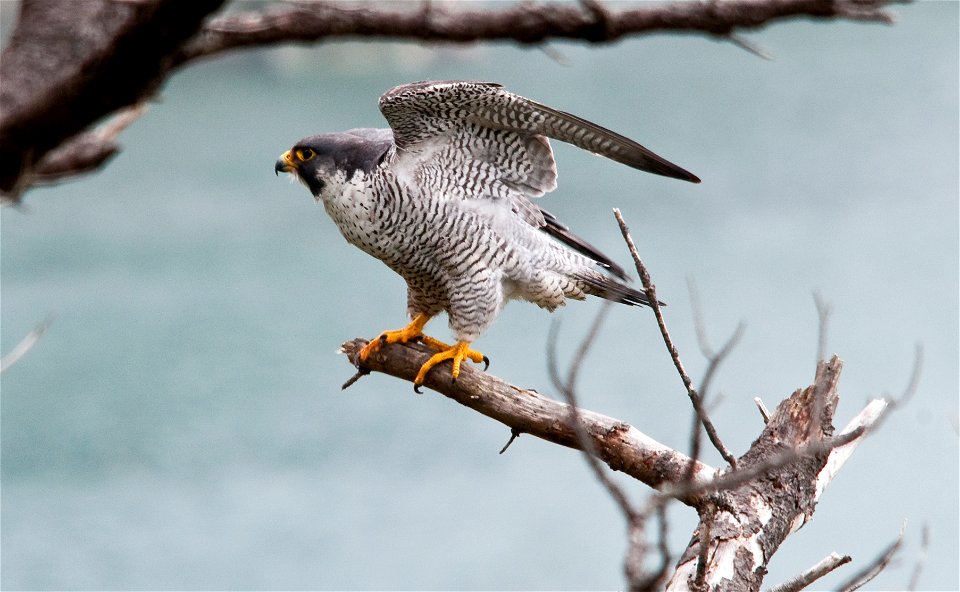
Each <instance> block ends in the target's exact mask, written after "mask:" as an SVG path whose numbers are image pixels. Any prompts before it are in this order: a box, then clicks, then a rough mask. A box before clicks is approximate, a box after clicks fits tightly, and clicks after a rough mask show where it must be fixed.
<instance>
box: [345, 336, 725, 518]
mask: <svg viewBox="0 0 960 592" xmlns="http://www.w3.org/2000/svg"><path fill="white" fill-rule="evenodd" d="M366 343H367V341H366V340H364V339H354V340H352V341H348V342H346V343H344V344H343V345H342V346H341V352H342V353H344V354H346V355H347V357H348V359H349V360H350V361H351V363H354V361H355V359H356V354H357V352H358V351H359V350H360V348H362V347H363V346H364V345H365V344H366ZM432 353H433V350H430V349H429V348H427V347H426V346H422V345H419V344H387V345H384V346H383V347H381V348H380V350H378V351H377V353H375V354H373V355H371V356H370V357H369V358H367V361H366V362H365V363H364V369H365V370H369V371H375V372H383V373H386V374H390V375H391V376H396V377H398V378H401V379H404V380H407V381H412V380H413V379H414V377H416V375H417V372H418V371H419V369H420V366H421V365H422V364H423V363H424V362H425V361H426V360H427V358H429V357H430V355H431V354H432ZM424 386H426V387H427V388H430V389H433V390H435V391H437V392H439V393H441V394H443V395H444V396H446V397H449V398H451V399H453V400H454V401H456V402H458V403H460V404H461V405H464V406H466V407H469V408H471V409H473V410H474V411H477V412H479V413H482V414H483V415H486V416H487V417H490V418H492V419H495V420H497V421H499V422H500V423H503V424H504V425H506V426H508V427H510V428H513V429H516V430H518V431H520V432H523V433H527V434H530V435H533V436H536V437H538V438H542V439H544V440H547V441H549V442H553V443H555V444H560V445H562V446H567V447H569V448H575V449H581V445H580V440H579V439H578V438H577V435H576V431H575V429H574V427H573V425H571V421H570V409H569V405H566V404H564V403H561V402H559V401H555V400H553V399H550V398H547V397H545V396H543V395H541V394H540V393H537V392H536V391H532V390H527V389H523V388H520V387H516V386H513V385H510V384H507V383H506V382H504V381H503V380H501V379H499V378H497V377H496V376H493V375H491V374H488V373H485V372H482V371H481V370H479V369H476V368H473V367H470V366H461V368H460V376H459V377H458V378H457V380H456V381H453V380H451V378H450V373H449V372H431V373H429V374H428V375H427V378H426V380H425V381H424ZM579 414H580V417H581V420H582V424H583V426H584V427H585V428H586V430H587V433H588V434H589V437H590V439H591V441H592V442H593V446H594V450H595V452H596V455H597V457H598V458H599V459H600V460H602V461H603V462H604V463H606V464H607V465H608V466H609V467H610V468H611V469H613V470H615V471H622V472H623V473H626V474H627V475H630V476H631V477H633V478H635V479H638V480H639V481H641V482H643V483H646V484H647V485H649V486H650V487H653V488H660V487H664V486H665V485H667V484H670V483H677V482H680V481H681V480H682V479H683V478H684V476H685V474H686V470H687V467H688V466H689V464H690V463H691V462H695V461H692V459H690V458H688V457H687V456H686V455H684V454H682V453H679V452H677V451H675V450H673V449H671V448H669V447H668V446H665V445H663V444H661V443H659V442H657V441H656V440H654V439H653V438H651V437H649V436H647V435H646V434H643V433H641V432H640V431H639V430H637V429H636V428H635V427H633V426H631V425H629V424H627V423H625V422H623V421H620V420H617V419H614V418H611V417H607V416H605V415H601V414H599V413H595V412H592V411H587V410H585V409H581V410H580V411H579ZM695 466H696V470H695V471H694V483H695V484H700V483H705V482H708V481H710V480H712V479H713V476H714V475H715V474H716V472H717V471H716V469H714V468H713V467H710V466H708V465H706V464H704V463H702V462H695ZM680 501H682V502H684V503H686V504H688V505H696V504H698V503H700V501H701V500H700V499H699V498H698V497H697V496H691V497H688V498H685V499H682V500H680Z"/></svg>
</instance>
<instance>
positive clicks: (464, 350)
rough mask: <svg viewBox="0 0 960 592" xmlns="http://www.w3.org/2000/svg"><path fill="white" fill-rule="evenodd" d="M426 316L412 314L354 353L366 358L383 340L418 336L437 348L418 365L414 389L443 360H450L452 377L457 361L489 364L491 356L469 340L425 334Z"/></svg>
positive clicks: (400, 340) (362, 359) (407, 339)
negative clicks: (400, 326) (474, 347)
mask: <svg viewBox="0 0 960 592" xmlns="http://www.w3.org/2000/svg"><path fill="white" fill-rule="evenodd" d="M429 320H430V317H428V316H427V315H423V314H420V315H417V316H416V318H414V319H413V320H412V321H411V322H410V324H409V325H407V326H406V327H404V328H403V329H399V330H397V331H384V332H383V333H381V334H380V336H379V337H377V338H376V339H374V340H372V341H370V342H368V343H367V345H365V346H363V349H361V350H360V353H359V354H358V355H357V357H358V359H359V361H360V362H361V363H362V362H366V361H367V358H369V357H370V356H371V355H372V354H373V353H374V352H376V351H377V350H378V349H380V347H381V346H382V345H384V344H386V343H407V342H410V341H415V340H418V339H419V340H420V341H421V342H422V343H423V344H424V345H426V346H428V347H431V348H433V349H435V350H437V353H435V354H433V355H432V356H431V357H430V359H428V360H427V361H426V362H424V363H423V366H420V371H419V372H417V377H416V378H415V379H414V381H413V388H414V390H416V391H417V392H420V390H419V389H420V385H422V384H423V381H424V379H426V377H427V373H428V372H430V369H431V368H433V367H434V366H436V365H437V364H439V363H440V362H443V361H445V360H453V379H454V380H456V379H457V377H458V376H460V364H461V363H462V362H463V361H464V360H470V361H472V362H475V363H477V364H479V363H480V362H483V363H484V364H485V366H484V369H486V367H487V366H489V365H490V360H488V359H487V356H485V355H483V354H481V353H480V352H478V351H476V350H472V349H470V342H469V341H459V342H457V344H456V345H447V344H446V343H444V342H442V341H440V340H439V339H434V338H433V337H429V336H427V335H424V334H423V326H424V325H426V324H427V321H429Z"/></svg>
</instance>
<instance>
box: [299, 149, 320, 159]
mask: <svg viewBox="0 0 960 592" xmlns="http://www.w3.org/2000/svg"><path fill="white" fill-rule="evenodd" d="M295 154H296V155H297V160H299V161H302V162H306V161H308V160H310V159H311V158H313V157H314V156H316V155H317V153H316V152H314V151H313V150H312V149H310V148H297V150H296V152H295Z"/></svg>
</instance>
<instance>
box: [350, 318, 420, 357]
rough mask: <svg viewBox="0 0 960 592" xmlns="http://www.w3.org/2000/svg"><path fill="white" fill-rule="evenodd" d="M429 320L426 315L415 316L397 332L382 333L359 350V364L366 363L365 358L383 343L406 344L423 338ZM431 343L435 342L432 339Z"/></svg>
mask: <svg viewBox="0 0 960 592" xmlns="http://www.w3.org/2000/svg"><path fill="white" fill-rule="evenodd" d="M429 320H430V317H428V316H427V315H423V314H421V315H417V317H416V318H415V319H413V321H411V322H410V324H409V325H407V326H406V327H404V328H403V329H400V330H398V331H384V332H383V333H381V334H380V337H378V338H376V339H373V340H371V341H369V342H367V344H366V345H365V346H363V349H361V350H360V354H359V356H358V357H359V358H360V361H361V362H366V361H367V358H369V357H370V354H372V353H374V352H375V351H377V350H378V349H380V346H381V345H383V344H385V343H407V342H408V341H413V340H415V339H417V338H422V337H424V335H423V326H424V325H426V324H427V321H429ZM427 339H431V340H432V341H436V340H435V339H433V338H432V337H429V338H427Z"/></svg>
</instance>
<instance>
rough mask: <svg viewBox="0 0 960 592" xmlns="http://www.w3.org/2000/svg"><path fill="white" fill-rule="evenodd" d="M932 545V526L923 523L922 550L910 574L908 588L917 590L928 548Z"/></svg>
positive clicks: (921, 534)
mask: <svg viewBox="0 0 960 592" xmlns="http://www.w3.org/2000/svg"><path fill="white" fill-rule="evenodd" d="M929 547H930V526H929V525H928V524H924V525H923V530H921V531H920V552H919V553H917V562H916V564H914V566H913V573H912V574H910V583H908V584H907V590H916V589H917V584H919V583H920V574H922V573H923V568H924V566H925V565H926V563H927V549H928V548H929Z"/></svg>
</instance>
